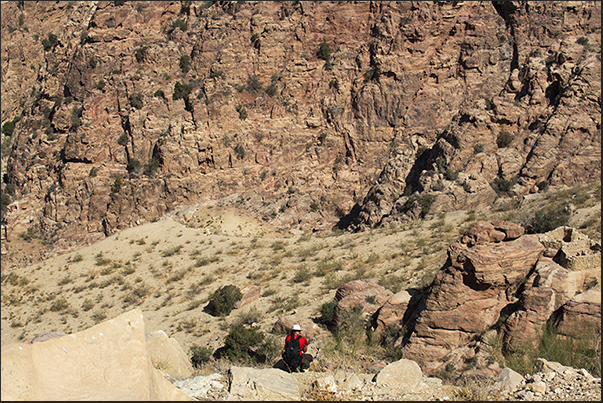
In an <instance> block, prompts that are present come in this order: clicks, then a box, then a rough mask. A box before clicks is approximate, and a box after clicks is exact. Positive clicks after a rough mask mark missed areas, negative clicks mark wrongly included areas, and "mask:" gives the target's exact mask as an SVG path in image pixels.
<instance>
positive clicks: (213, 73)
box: [209, 70, 226, 79]
mask: <svg viewBox="0 0 603 403" xmlns="http://www.w3.org/2000/svg"><path fill="white" fill-rule="evenodd" d="M225 76H226V75H225V74H224V72H223V71H222V70H212V71H211V72H210V73H209V78H222V79H224V77H225Z"/></svg>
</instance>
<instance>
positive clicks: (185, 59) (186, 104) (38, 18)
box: [0, 2, 601, 258]
mask: <svg viewBox="0 0 603 403" xmlns="http://www.w3.org/2000/svg"><path fill="white" fill-rule="evenodd" d="M1 7H2V13H1V15H2V17H1V29H2V45H1V46H2V59H1V63H2V77H1V80H2V81H1V84H2V85H1V86H0V87H1V88H2V89H1V91H2V106H1V113H2V117H1V120H2V127H3V140H2V141H3V144H4V146H3V152H2V156H3V157H2V172H3V178H2V190H3V195H4V196H7V197H9V199H10V202H11V203H10V204H9V205H8V206H7V209H6V210H7V212H6V215H5V221H6V226H5V227H4V231H3V236H4V237H5V240H6V241H7V242H5V243H3V247H6V248H5V249H3V250H4V252H10V251H9V249H10V242H11V241H13V240H15V239H16V238H17V237H18V236H19V235H20V234H22V233H28V234H30V235H32V236H34V237H37V238H39V239H43V240H44V241H52V242H44V243H45V244H46V245H49V247H50V246H52V248H53V250H51V251H48V250H46V249H47V248H40V250H39V251H38V252H37V253H39V254H40V255H43V254H46V256H50V255H52V254H53V253H56V252H60V251H65V250H69V249H71V248H74V247H76V246H79V245H82V244H86V243H89V242H93V241H95V240H98V239H99V238H102V237H104V236H107V235H110V234H113V233H115V232H116V231H119V230H120V229H124V228H128V227H131V226H135V225H139V224H141V223H145V222H149V221H152V220H154V219H157V218H159V217H162V216H163V215H164V214H166V213H169V212H171V211H173V210H174V209H175V208H176V207H178V206H182V205H195V204H198V203H200V202H205V201H209V200H221V201H222V203H223V206H224V207H229V206H230V207H232V206H236V207H237V208H241V209H244V210H247V211H250V212H252V213H253V214H254V215H255V216H257V217H258V218H259V219H262V220H265V221H267V222H270V223H271V224H273V225H274V226H275V227H277V228H284V229H289V230H291V231H293V232H296V233H301V232H310V231H322V230H330V229H331V228H332V226H333V225H334V224H336V223H338V225H340V226H341V227H348V228H350V229H354V230H358V229H363V228H368V227H373V226H376V225H384V224H388V223H395V222H398V221H405V220H412V219H415V218H417V217H421V216H424V215H426V214H433V213H437V212H440V211H448V210H456V209H473V208H479V207H480V206H485V205H491V204H492V203H493V202H494V201H495V199H496V198H497V197H498V195H497V193H496V191H495V190H494V189H493V186H492V184H493V183H496V181H507V182H508V183H509V184H512V185H513V187H512V189H511V192H510V194H511V195H514V197H515V196H517V197H519V196H521V195H524V194H526V193H529V192H533V191H537V187H536V184H538V183H540V182H542V181H547V182H548V184H549V185H550V186H551V187H553V186H561V185H567V186H570V185H572V184H576V183H582V182H584V181H585V180H588V179H589V178H599V177H600V174H601V156H600V147H601V141H600V134H599V133H600V123H601V122H600V116H601V108H600V89H601V87H600V75H601V73H600V60H598V54H599V53H598V52H599V51H600V36H601V27H600V23H601V22H600V14H601V6H600V3H599V2H581V3H575V2H545V3H535V4H534V5H533V6H532V5H531V4H530V3H525V4H524V3H520V2H504V3H498V2H435V3H431V2H414V3H413V2H343V3H341V2H244V3H241V2H239V3H236V2H235V3H232V2H212V3H206V2H192V3H190V4H189V3H178V2H89V3H86V2H84V3H72V2H58V3H56V2H3V3H2V4H1ZM57 27H60V29H58V28H57ZM527 27H530V28H527ZM9 154H10V157H8V155H9ZM375 178H377V179H376V180H375ZM425 197H427V198H425ZM4 201H6V200H4ZM4 201H3V203H4ZM427 205H429V206H430V208H427V207H426V206H427ZM28 231H29V232H28ZM8 254H10V253H5V254H3V257H4V258H8ZM40 257H43V256H40Z"/></svg>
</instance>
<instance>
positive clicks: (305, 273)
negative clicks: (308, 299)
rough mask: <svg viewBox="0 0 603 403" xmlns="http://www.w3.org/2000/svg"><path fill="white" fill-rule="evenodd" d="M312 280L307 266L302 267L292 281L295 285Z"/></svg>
mask: <svg viewBox="0 0 603 403" xmlns="http://www.w3.org/2000/svg"><path fill="white" fill-rule="evenodd" d="M311 278H312V273H310V270H308V268H307V267H306V265H301V266H300V267H299V268H298V269H297V271H296V272H295V275H294V276H293V279H292V281H293V282H294V283H303V282H305V281H308V280H310V279H311Z"/></svg>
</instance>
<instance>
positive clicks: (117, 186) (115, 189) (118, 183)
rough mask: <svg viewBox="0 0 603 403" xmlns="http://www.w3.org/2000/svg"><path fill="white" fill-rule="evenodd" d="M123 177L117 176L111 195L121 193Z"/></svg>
mask: <svg viewBox="0 0 603 403" xmlns="http://www.w3.org/2000/svg"><path fill="white" fill-rule="evenodd" d="M121 185H122V182H121V175H117V176H116V177H115V180H114V181H113V185H112V186H111V193H112V194H115V193H118V192H119V189H121Z"/></svg>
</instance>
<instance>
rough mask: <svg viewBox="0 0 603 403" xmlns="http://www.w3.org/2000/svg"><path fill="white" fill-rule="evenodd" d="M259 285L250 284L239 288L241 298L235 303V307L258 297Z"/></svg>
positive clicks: (242, 305) (239, 306)
mask: <svg viewBox="0 0 603 403" xmlns="http://www.w3.org/2000/svg"><path fill="white" fill-rule="evenodd" d="M260 291H261V287H260V286H259V285H255V284H250V285H248V286H245V287H243V289H242V290H241V299H240V300H238V301H237V303H236V304H235V306H234V307H235V309H238V308H241V307H244V306H245V305H247V304H249V303H251V302H253V301H255V300H257V299H258V298H259V297H260Z"/></svg>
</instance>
